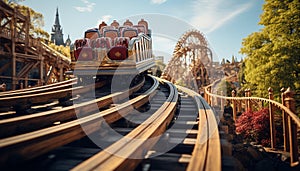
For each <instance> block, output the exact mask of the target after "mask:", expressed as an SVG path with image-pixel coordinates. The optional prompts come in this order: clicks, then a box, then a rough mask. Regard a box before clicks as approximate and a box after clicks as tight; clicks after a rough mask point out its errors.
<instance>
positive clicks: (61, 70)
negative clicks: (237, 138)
mask: <svg viewBox="0 0 300 171" xmlns="http://www.w3.org/2000/svg"><path fill="white" fill-rule="evenodd" d="M58 67H59V81H63V80H64V68H63V64H62V63H60V64H59V65H58Z"/></svg>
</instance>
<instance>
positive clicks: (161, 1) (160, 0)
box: [151, 0, 167, 4]
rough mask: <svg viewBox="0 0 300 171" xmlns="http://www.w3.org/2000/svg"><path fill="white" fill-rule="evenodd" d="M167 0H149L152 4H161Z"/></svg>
mask: <svg viewBox="0 0 300 171" xmlns="http://www.w3.org/2000/svg"><path fill="white" fill-rule="evenodd" d="M166 1H167V0H151V3H152V4H162V3H165V2H166Z"/></svg>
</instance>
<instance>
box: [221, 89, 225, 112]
mask: <svg viewBox="0 0 300 171" xmlns="http://www.w3.org/2000/svg"><path fill="white" fill-rule="evenodd" d="M221 96H224V95H223V91H221ZM220 100H221V101H220V103H221V111H222V112H224V99H223V98H220Z"/></svg>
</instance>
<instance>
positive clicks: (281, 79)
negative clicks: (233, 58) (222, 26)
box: [241, 0, 300, 97]
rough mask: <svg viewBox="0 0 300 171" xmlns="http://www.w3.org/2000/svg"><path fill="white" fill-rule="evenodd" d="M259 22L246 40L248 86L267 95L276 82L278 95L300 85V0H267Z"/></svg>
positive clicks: (257, 93)
mask: <svg viewBox="0 0 300 171" xmlns="http://www.w3.org/2000/svg"><path fill="white" fill-rule="evenodd" d="M263 10H264V12H263V14H262V15H261V19H260V22H259V24H260V25H263V26H264V28H262V29H261V30H260V31H259V32H254V33H252V34H251V35H249V36H248V37H247V38H245V39H244V40H243V43H242V44H243V47H242V48H241V53H243V54H245V55H246V56H247V57H246V59H245V70H244V71H245V80H246V82H245V84H243V87H244V88H251V90H252V93H253V94H254V95H257V96H261V97H262V96H264V97H267V93H268V92H267V89H268V87H269V86H272V88H273V89H274V93H275V95H279V93H280V89H281V88H282V87H291V88H292V89H294V90H295V89H296V90H299V89H300V79H299V76H300V57H299V54H300V27H299V25H300V2H299V1H287V0H284V1H278V0H266V3H265V4H264V6H263Z"/></svg>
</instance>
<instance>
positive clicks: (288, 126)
mask: <svg viewBox="0 0 300 171" xmlns="http://www.w3.org/2000/svg"><path fill="white" fill-rule="evenodd" d="M220 80H221V79H219V80H216V81H215V82H214V83H212V84H210V85H208V86H207V87H205V89H204V95H205V98H206V100H207V101H208V103H210V102H211V99H210V98H211V97H214V98H219V99H227V100H232V102H233V120H234V121H235V118H236V101H243V100H245V101H246V108H247V109H248V110H251V101H253V100H256V101H262V102H267V103H269V116H270V140H271V148H272V149H275V148H276V134H275V131H276V130H275V123H274V113H273V106H275V107H277V108H278V109H279V110H281V111H282V124H283V147H284V149H283V150H284V151H285V152H288V151H289V153H290V165H291V166H292V167H293V166H297V165H299V163H300V162H299V158H298V155H299V150H298V142H297V128H299V127H300V119H299V117H298V116H297V115H296V114H295V112H294V111H295V101H294V99H293V97H292V92H291V91H290V88H288V89H287V91H285V92H284V93H282V103H285V105H284V104H281V103H279V102H276V101H274V100H273V93H272V89H269V90H268V91H269V99H266V98H261V97H249V96H250V93H249V91H246V96H248V97H227V96H222V95H218V94H213V93H211V87H212V85H215V84H216V83H217V82H219V81H220ZM209 88H210V89H209ZM208 89H209V90H208ZM232 93H233V96H235V93H234V91H233V92H232ZM222 107H223V103H222V101H221V108H222Z"/></svg>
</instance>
